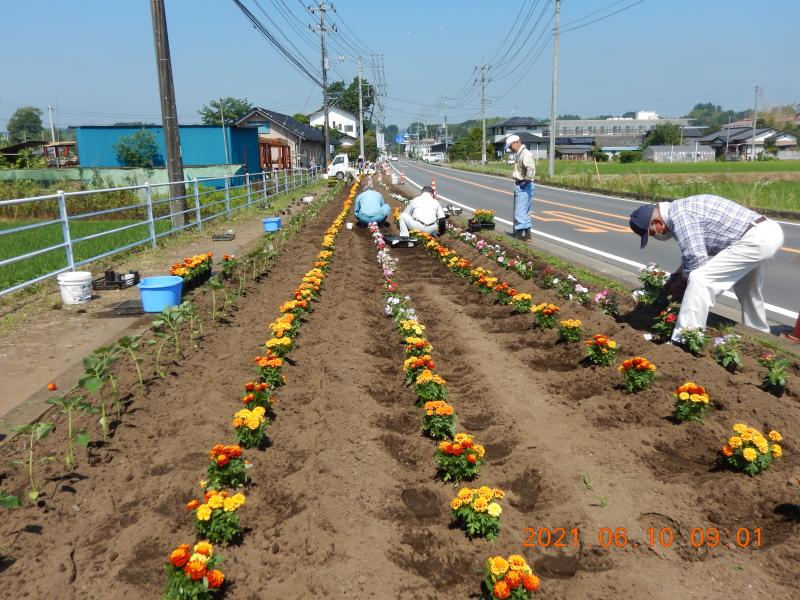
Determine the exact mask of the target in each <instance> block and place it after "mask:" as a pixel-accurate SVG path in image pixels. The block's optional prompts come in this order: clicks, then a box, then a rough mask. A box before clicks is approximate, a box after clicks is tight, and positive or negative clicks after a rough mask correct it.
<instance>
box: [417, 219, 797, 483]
mask: <svg viewBox="0 0 800 600" xmlns="http://www.w3.org/2000/svg"><path fill="white" fill-rule="evenodd" d="M412 235H415V236H417V237H419V238H421V239H423V240H424V241H425V250H426V251H427V253H428V254H429V255H432V256H434V257H436V258H437V259H438V260H439V261H440V262H441V263H442V264H443V265H445V266H446V267H447V268H448V270H449V271H450V272H451V273H453V274H454V275H456V276H457V277H461V278H469V279H470V280H471V282H472V285H473V286H474V287H475V288H476V289H477V291H478V292H480V293H481V294H494V295H495V301H496V302H497V303H498V304H500V305H511V306H513V312H514V313H516V314H532V316H533V326H534V327H535V328H537V329H540V330H545V329H552V328H554V327H555V326H556V322H557V318H556V315H557V314H558V313H559V311H560V309H559V307H558V306H556V305H554V304H550V303H539V304H537V303H535V302H534V301H533V298H532V296H531V295H530V294H528V293H524V292H520V291H518V290H516V289H514V288H513V287H511V285H510V284H509V283H507V282H503V281H499V280H498V278H497V277H494V276H493V274H492V272H491V271H489V270H487V269H483V268H481V267H477V268H475V267H473V265H472V264H471V263H470V261H469V260H467V259H466V258H463V257H461V256H459V255H458V254H457V253H456V252H454V251H453V250H451V249H450V248H448V247H447V246H444V245H443V244H441V243H439V241H438V240H437V239H436V238H435V237H433V236H431V235H429V234H426V233H420V232H412ZM558 327H559V330H558V337H559V340H560V341H562V342H564V343H576V342H580V341H582V340H583V338H584V331H583V329H582V323H581V321H580V320H578V319H564V320H561V321H559V322H558ZM584 343H585V345H586V355H585V357H584V360H585V361H586V362H588V363H591V364H593V365H595V366H597V367H609V366H612V365H613V364H614V363H615V361H616V355H617V352H618V350H619V347H618V346H617V344H616V342H614V340H611V339H610V338H608V336H606V335H603V334H602V333H598V334H595V335H593V336H592V337H591V338H590V339H587V340H585V341H584ZM656 370H657V368H656V365H655V364H654V363H652V362H651V361H650V360H648V359H647V358H645V357H641V356H634V357H631V358H628V359H626V360H624V361H623V362H622V364H621V365H620V366H619V367H618V371H619V373H620V374H621V376H622V386H623V387H624V388H625V390H626V391H627V392H628V393H636V392H639V391H641V390H644V389H646V388H648V387H649V386H650V385H651V384H652V382H653V380H654V379H655V376H656ZM710 408H713V402H712V401H711V399H710V396H709V394H708V393H707V391H706V389H705V388H704V387H702V386H699V385H697V384H695V383H694V382H686V383H684V384H683V385H681V386H679V387H678V388H677V389H676V390H675V392H674V411H673V417H674V419H675V420H676V421H678V422H681V421H689V420H694V421H700V420H702V419H703V417H704V415H705V414H706V412H707V411H708V410H709V409H710ZM740 430H741V431H740ZM735 431H736V432H737V435H735V436H733V437H732V438H731V439H729V440H728V443H727V444H725V445H724V446H723V447H722V448H721V450H720V452H719V462H720V463H721V464H722V465H724V466H726V467H728V468H731V469H733V470H736V471H740V472H744V473H747V474H748V475H755V474H757V473H760V472H761V471H763V470H765V469H767V468H769V467H770V466H771V465H772V463H773V461H774V459H775V458H779V457H780V456H781V455H782V448H781V446H780V445H778V444H777V443H776V442H779V441H781V439H782V436H781V434H780V433H779V432H778V431H770V432H769V433H768V434H767V435H766V436H765V435H763V434H762V433H761V432H759V431H758V430H756V429H754V428H752V427H749V426H748V425H746V424H743V423H737V424H736V425H735ZM741 432H744V436H745V437H742V433H741ZM768 440H769V441H768Z"/></svg>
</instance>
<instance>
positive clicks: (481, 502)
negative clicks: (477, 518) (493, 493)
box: [472, 496, 489, 512]
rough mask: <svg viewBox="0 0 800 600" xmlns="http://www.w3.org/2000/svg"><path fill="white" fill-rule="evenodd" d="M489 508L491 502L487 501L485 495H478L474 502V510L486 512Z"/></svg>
mask: <svg viewBox="0 0 800 600" xmlns="http://www.w3.org/2000/svg"><path fill="white" fill-rule="evenodd" d="M488 508H489V503H488V502H486V498H484V497H483V496H478V497H477V498H475V500H473V502H472V510H474V511H475V512H486V510H487V509H488Z"/></svg>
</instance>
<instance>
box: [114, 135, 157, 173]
mask: <svg viewBox="0 0 800 600" xmlns="http://www.w3.org/2000/svg"><path fill="white" fill-rule="evenodd" d="M114 150H116V152H117V160H118V161H119V162H120V164H122V166H124V167H145V168H147V169H151V168H153V166H154V165H155V163H156V159H157V158H158V143H157V142H156V134H155V133H153V132H152V131H147V130H146V129H142V130H141V131H137V132H136V133H133V134H131V135H123V136H122V137H120V138H119V140H117V143H116V144H114Z"/></svg>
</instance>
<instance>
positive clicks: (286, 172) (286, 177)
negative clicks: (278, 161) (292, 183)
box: [283, 170, 289, 192]
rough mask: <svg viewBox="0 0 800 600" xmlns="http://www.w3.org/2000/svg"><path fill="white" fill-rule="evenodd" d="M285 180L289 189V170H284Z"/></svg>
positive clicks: (287, 189)
mask: <svg viewBox="0 0 800 600" xmlns="http://www.w3.org/2000/svg"><path fill="white" fill-rule="evenodd" d="M283 182H284V183H285V184H286V191H287V192H288V191H289V171H287V170H284V171H283Z"/></svg>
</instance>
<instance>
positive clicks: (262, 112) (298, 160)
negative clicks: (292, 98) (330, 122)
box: [236, 108, 325, 171]
mask: <svg viewBox="0 0 800 600" xmlns="http://www.w3.org/2000/svg"><path fill="white" fill-rule="evenodd" d="M236 126H237V127H250V128H254V129H256V130H257V131H258V157H259V164H260V166H261V168H262V169H264V170H267V171H269V170H272V169H279V170H282V169H297V168H300V169H304V168H308V166H309V165H310V164H311V161H312V160H313V161H314V163H315V164H317V165H318V166H322V165H323V163H324V162H325V140H324V138H323V134H322V129H317V128H316V127H311V126H310V125H306V124H305V123H301V122H300V121H297V120H295V119H294V118H292V117H290V116H289V115H284V114H281V113H279V112H275V111H274V110H268V109H266V108H254V109H253V110H251V111H250V112H249V113H247V114H246V115H244V116H243V117H242V118H240V119H239V120H238V121H236Z"/></svg>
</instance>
